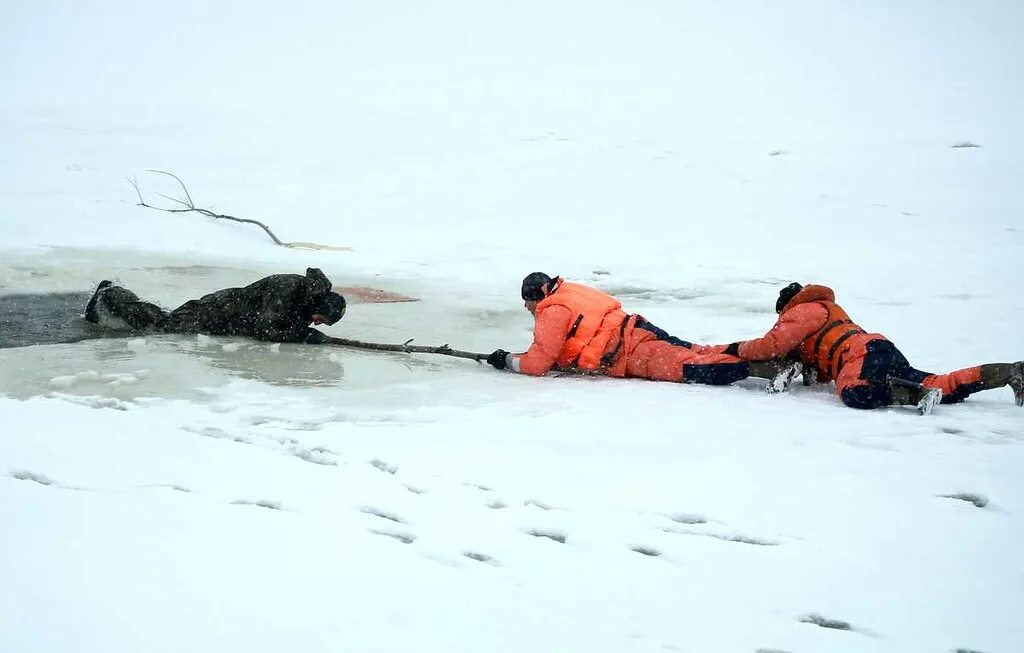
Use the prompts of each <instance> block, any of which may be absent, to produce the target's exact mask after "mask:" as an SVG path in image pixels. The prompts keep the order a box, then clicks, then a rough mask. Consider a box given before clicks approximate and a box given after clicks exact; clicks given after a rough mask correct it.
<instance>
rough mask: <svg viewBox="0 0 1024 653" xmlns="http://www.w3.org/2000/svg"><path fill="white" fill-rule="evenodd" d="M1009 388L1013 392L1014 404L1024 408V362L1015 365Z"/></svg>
mask: <svg viewBox="0 0 1024 653" xmlns="http://www.w3.org/2000/svg"><path fill="white" fill-rule="evenodd" d="M1009 386H1010V389H1011V390H1013V400H1014V402H1015V403H1016V404H1017V405H1018V406H1024V361H1017V362H1016V363H1014V364H1013V371H1012V372H1011V373H1010V383H1009Z"/></svg>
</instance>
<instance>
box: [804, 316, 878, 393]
mask: <svg viewBox="0 0 1024 653" xmlns="http://www.w3.org/2000/svg"><path fill="white" fill-rule="evenodd" d="M816 303H817V304H820V305H821V306H823V307H824V308H825V310H826V311H827V317H826V318H825V324H824V326H822V327H821V328H820V329H818V330H817V331H816V332H814V333H813V334H811V335H810V336H808V338H807V339H806V340H804V341H803V342H802V343H801V344H800V358H801V360H803V362H804V363H805V364H810V365H815V366H816V367H817V368H818V371H819V372H820V373H823V374H827V375H828V377H827V378H832V379H834V378H836V376H837V375H838V374H839V369H840V367H842V359H843V355H844V354H845V353H846V351H847V350H848V349H849V348H850V346H851V344H852V343H850V342H849V340H850V338H852V337H853V336H855V335H860V334H862V333H866V331H864V329H862V328H860V327H859V326H857V325H856V324H854V323H853V320H851V319H850V316H849V315H847V314H846V311H844V310H843V309H842V307H840V306H839V304H836V303H835V302H830V301H819V302H816Z"/></svg>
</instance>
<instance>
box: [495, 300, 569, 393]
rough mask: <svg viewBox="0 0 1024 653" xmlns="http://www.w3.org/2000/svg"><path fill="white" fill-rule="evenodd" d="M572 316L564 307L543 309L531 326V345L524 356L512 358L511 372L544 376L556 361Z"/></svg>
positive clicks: (519, 355) (518, 355)
mask: <svg viewBox="0 0 1024 653" xmlns="http://www.w3.org/2000/svg"><path fill="white" fill-rule="evenodd" d="M571 321H572V314H571V313H570V312H569V309H567V308H565V307H564V306H551V307H549V308H547V309H545V310H544V311H543V312H542V313H541V314H540V317H538V318H537V321H536V322H534V324H533V344H532V345H530V348H529V349H528V350H526V353H525V354H517V355H515V356H513V357H512V365H511V366H510V367H511V369H512V371H513V372H519V373H521V374H529V375H530V376H544V375H545V374H547V373H548V371H549V370H550V369H551V367H552V366H553V365H554V364H555V361H556V360H557V359H558V354H560V353H561V352H562V347H563V346H564V345H565V336H566V334H567V333H569V324H570V322H571Z"/></svg>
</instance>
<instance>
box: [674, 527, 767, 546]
mask: <svg viewBox="0 0 1024 653" xmlns="http://www.w3.org/2000/svg"><path fill="white" fill-rule="evenodd" d="M661 530H663V531H664V532H666V533H675V534H676V535H696V536H698V537H713V538H715V539H716V540H723V541H725V542H739V543H740V544H751V545H754V546H778V545H779V543H778V542H776V541H774V540H765V539H762V538H760V537H753V536H750V535H743V534H741V533H705V532H702V531H694V530H689V529H683V528H663V529H661Z"/></svg>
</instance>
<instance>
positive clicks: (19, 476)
mask: <svg viewBox="0 0 1024 653" xmlns="http://www.w3.org/2000/svg"><path fill="white" fill-rule="evenodd" d="M8 476H10V477H11V478H13V479H16V480H18V481H32V482H33V483H38V484H40V485H57V486H59V485H60V484H59V483H54V482H53V480H52V479H50V478H49V477H47V476H44V475H43V474H37V473H36V472H30V471H28V470H27V469H19V470H15V471H13V472H10V473H9V474H8Z"/></svg>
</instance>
